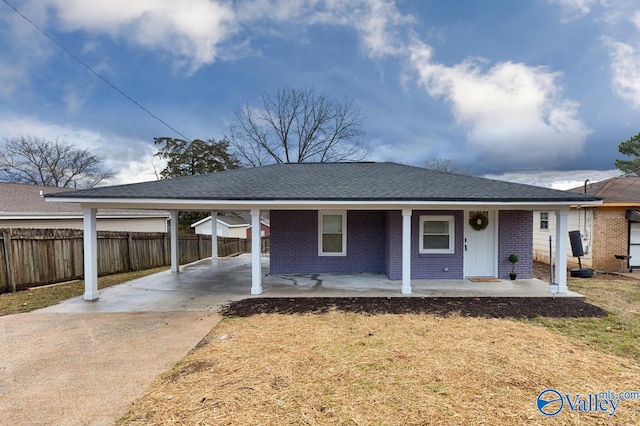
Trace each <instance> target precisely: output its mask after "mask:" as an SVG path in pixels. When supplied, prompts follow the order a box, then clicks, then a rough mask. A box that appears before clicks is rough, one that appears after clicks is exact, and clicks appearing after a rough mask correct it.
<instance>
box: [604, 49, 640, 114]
mask: <svg viewBox="0 0 640 426" xmlns="http://www.w3.org/2000/svg"><path fill="white" fill-rule="evenodd" d="M605 45H606V46H607V47H608V48H609V56H610V58H611V84H612V86H613V91H614V92H615V93H616V95H618V96H619V97H620V98H622V99H625V100H627V101H629V102H630V103H631V105H633V106H634V107H635V108H638V109H640V48H636V47H634V46H632V45H630V44H627V43H623V42H621V41H616V40H613V39H611V38H605Z"/></svg>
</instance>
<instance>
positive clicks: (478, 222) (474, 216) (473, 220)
mask: <svg viewBox="0 0 640 426" xmlns="http://www.w3.org/2000/svg"><path fill="white" fill-rule="evenodd" d="M469 225H470V226H471V227H472V228H473V229H475V230H476V231H483V230H485V229H486V228H487V226H488V225H489V216H487V214H486V213H485V212H472V213H471V215H470V217H469Z"/></svg>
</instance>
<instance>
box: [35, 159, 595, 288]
mask: <svg viewBox="0 0 640 426" xmlns="http://www.w3.org/2000/svg"><path fill="white" fill-rule="evenodd" d="M47 201H58V202H76V203H80V205H81V207H82V208H83V211H84V212H85V215H86V218H87V219H86V220H85V299H88V300H92V299H95V298H97V297H98V293H97V274H96V272H95V257H96V255H95V244H94V243H95V231H94V230H93V226H92V220H91V218H92V217H93V215H94V214H95V208H97V207H109V208H125V207H128V208H149V209H168V210H170V212H171V215H172V218H173V217H176V216H177V214H178V211H179V210H198V211H203V210H204V211H216V212H222V211H232V212H233V211H243V210H244V211H246V210H249V211H250V212H251V222H252V225H255V227H254V228H252V231H253V232H252V235H253V237H254V238H252V261H251V264H252V281H251V282H252V286H251V293H252V294H260V293H261V292H262V281H261V276H262V274H263V271H262V270H261V263H260V257H261V256H260V238H259V236H260V232H259V231H260V230H259V229H258V226H259V223H260V218H261V211H269V212H270V216H269V218H270V225H271V255H270V260H269V262H270V268H269V273H271V274H299V273H304V274H314V273H315V274H318V273H332V272H335V273H359V272H373V273H384V274H386V275H387V276H388V277H389V278H390V279H392V280H402V283H401V284H402V286H401V289H402V293H405V294H406V293H411V280H412V279H456V280H460V279H463V278H465V277H477V276H483V277H497V278H501V279H508V277H509V272H510V271H511V264H510V263H509V255H510V254H512V253H515V254H518V255H519V257H520V262H518V263H517V264H516V272H517V273H518V277H519V278H530V277H531V276H532V267H533V232H532V228H533V212H534V211H541V210H544V211H550V212H551V211H553V212H555V213H554V214H552V215H551V216H552V220H554V221H557V224H558V227H557V229H558V231H557V235H562V236H564V235H566V234H567V232H568V230H567V215H568V212H569V209H570V207H571V206H575V205H589V206H591V205H599V204H601V202H602V201H601V200H600V199H599V198H597V197H594V196H591V195H582V194H576V193H572V192H565V191H558V190H553V189H548V188H540V187H535V186H530V185H522V184H516V183H511V182H504V181H496V180H490V179H484V178H479V177H473V176H463V175H457V174H452V173H444V172H438V171H433V170H427V169H423V168H418V167H411V166H405V165H401V164H395V163H295V164H275V165H270V166H263V167H255V168H247V169H238V170H230V171H225V172H218V173H213V174H207V175H196V176H185V177H179V178H174V179H166V180H160V181H154V182H144V183H137V184H131V185H122V186H112V187H101V188H94V189H89V190H83V191H77V192H72V193H67V194H53V195H50V196H47ZM550 219H551V218H550ZM174 223H175V221H172V226H171V233H172V236H176V237H177V225H176V226H174V225H173V224H174ZM556 240H557V241H556V253H558V252H559V253H561V255H560V256H558V257H557V259H556V263H557V265H558V268H557V271H556V282H557V283H558V285H559V288H560V292H567V287H566V251H567V244H566V239H565V238H560V239H556ZM171 242H172V250H171V251H172V268H171V269H172V271H174V272H177V271H178V264H177V250H178V248H177V247H178V246H177V238H172V239H171ZM214 256H215V254H214Z"/></svg>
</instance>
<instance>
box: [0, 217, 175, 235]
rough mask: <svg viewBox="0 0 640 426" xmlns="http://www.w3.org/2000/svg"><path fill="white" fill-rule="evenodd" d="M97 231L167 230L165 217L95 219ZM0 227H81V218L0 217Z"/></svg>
mask: <svg viewBox="0 0 640 426" xmlns="http://www.w3.org/2000/svg"><path fill="white" fill-rule="evenodd" d="M97 226H98V231H123V232H167V219H166V218H164V217H154V218H122V219H114V218H106V219H100V218H98V220H97ZM0 228H32V229H82V219H81V218H78V219H20V220H17V219H16V220H13V219H0Z"/></svg>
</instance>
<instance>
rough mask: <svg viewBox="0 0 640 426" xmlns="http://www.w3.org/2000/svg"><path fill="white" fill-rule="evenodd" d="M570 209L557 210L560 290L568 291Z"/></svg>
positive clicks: (557, 262) (557, 281) (557, 254)
mask: <svg viewBox="0 0 640 426" xmlns="http://www.w3.org/2000/svg"><path fill="white" fill-rule="evenodd" d="M568 216H569V211H568V210H557V211H556V276H555V281H556V284H558V292H559V293H566V292H567V291H568V288H567V238H568V237H567V235H569V231H568V226H567V217H568Z"/></svg>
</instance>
